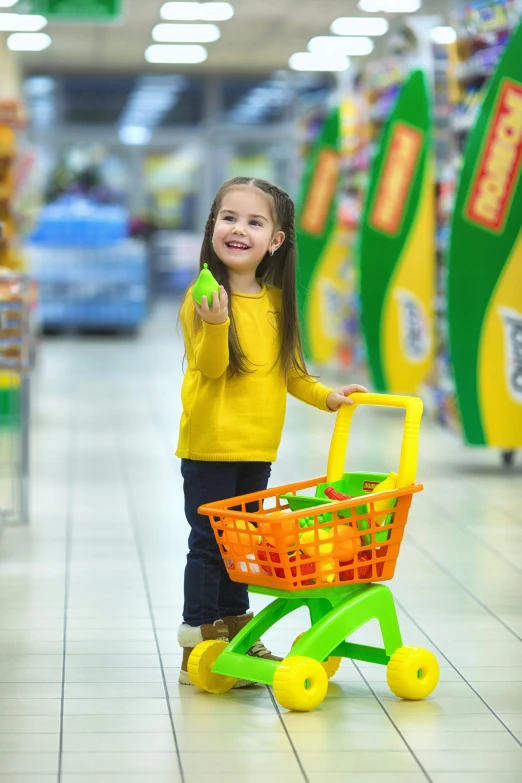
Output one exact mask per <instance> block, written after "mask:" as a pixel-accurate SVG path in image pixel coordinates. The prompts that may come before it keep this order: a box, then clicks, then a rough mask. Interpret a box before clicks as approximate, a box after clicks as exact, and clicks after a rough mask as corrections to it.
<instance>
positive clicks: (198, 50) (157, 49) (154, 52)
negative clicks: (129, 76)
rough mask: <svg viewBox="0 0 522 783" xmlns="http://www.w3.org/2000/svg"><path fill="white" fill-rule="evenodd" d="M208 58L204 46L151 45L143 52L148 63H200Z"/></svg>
mask: <svg viewBox="0 0 522 783" xmlns="http://www.w3.org/2000/svg"><path fill="white" fill-rule="evenodd" d="M207 57H208V52H207V50H206V49H205V47H204V46H198V45H197V44H193V45H187V46H184V45H183V44H152V46H149V47H147V49H146V50H145V59H146V60H147V62H149V63H184V64H195V63H202V62H204V61H205V60H206V59H207Z"/></svg>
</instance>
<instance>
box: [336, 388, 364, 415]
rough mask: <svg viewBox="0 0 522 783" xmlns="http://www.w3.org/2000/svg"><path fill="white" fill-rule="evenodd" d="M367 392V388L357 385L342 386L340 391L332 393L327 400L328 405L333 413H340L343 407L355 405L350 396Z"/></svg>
mask: <svg viewBox="0 0 522 783" xmlns="http://www.w3.org/2000/svg"><path fill="white" fill-rule="evenodd" d="M367 391H368V389H367V388H366V387H365V386H359V385H358V384H357V383H352V385H351V386H341V388H340V389H335V391H332V392H330V394H329V395H328V397H327V398H326V405H327V406H328V408H330V410H331V411H338V410H339V408H340V407H341V405H353V400H352V399H350V397H349V395H350V394H353V393H354V392H367Z"/></svg>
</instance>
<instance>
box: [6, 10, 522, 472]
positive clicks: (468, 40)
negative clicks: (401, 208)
mask: <svg viewBox="0 0 522 783" xmlns="http://www.w3.org/2000/svg"><path fill="white" fill-rule="evenodd" d="M520 14H521V7H520V2H519V0H474V1H473V2H471V3H464V2H460V0H359V2H356V0H350V2H347V1H346V0H321V2H312V1H311V0H310V1H309V0H284V1H283V0H265V2H263V3H254V2H251V1H250V0H234V1H233V2H232V3H225V2H162V0H147V2H140V1H139V0H18V2H16V0H0V164H1V165H0V222H1V224H2V237H1V240H0V265H1V266H2V268H3V270H4V274H5V281H6V282H5V286H6V291H7V289H9V291H11V293H9V292H7V293H6V294H5V297H4V301H6V302H10V301H12V302H14V303H15V304H14V305H13V307H14V308H15V309H16V308H19V312H20V313H21V312H22V311H23V315H20V316H19V317H18V316H17V315H16V313H14V315H13V312H11V317H12V322H11V321H9V319H7V320H6V319H4V321H3V322H2V323H3V326H4V327H5V328H4V333H3V335H1V339H2V351H3V353H1V354H0V358H2V357H3V358H2V361H3V364H2V365H1V366H2V368H3V375H2V376H1V379H0V380H1V384H0V386H1V389H0V391H2V393H3V394H4V398H5V400H4V402H3V403H2V405H3V406H4V407H3V408H2V410H5V411H6V416H7V417H9V419H10V420H11V419H12V420H15V421H18V420H19V419H18V412H19V411H20V408H21V407H22V408H23V405H22V406H21V402H20V400H23V399H25V398H24V394H21V393H20V387H21V386H22V387H23V385H24V383H27V377H28V376H27V371H28V369H29V368H30V367H31V366H32V365H33V364H34V362H35V361H36V362H37V361H38V347H37V339H36V338H37V336H38V335H48V334H53V335H62V334H67V335H71V334H80V335H81V334H84V333H85V332H90V333H93V332H94V333H96V334H97V335H99V339H100V340H103V339H104V334H107V333H109V334H111V335H114V334H115V333H116V334H121V335H122V336H123V335H125V334H129V333H131V334H135V335H138V334H139V333H140V330H141V329H142V328H143V326H144V324H145V323H146V321H147V319H149V318H151V317H153V316H154V313H155V312H156V309H157V307H158V306H162V303H164V301H165V299H166V298H172V297H179V296H180V295H181V294H182V292H183V291H184V290H185V288H186V286H187V285H188V283H189V282H190V281H191V280H192V279H193V278H194V276H195V275H196V273H197V269H198V256H199V248H200V241H201V235H202V228H203V226H204V223H205V220H206V217H207V214H208V209H209V205H210V203H211V200H212V197H213V195H214V193H215V191H216V190H217V188H218V187H219V185H220V184H221V183H222V182H223V181H224V180H225V179H227V178H228V177H232V176H235V175H239V174H242V175H252V176H258V177H263V178H266V179H270V180H273V181H275V182H277V184H279V185H280V186H282V187H284V188H285V189H287V190H288V191H289V192H290V193H291V194H292V196H293V197H294V198H295V199H296V200H297V202H298V207H299V208H302V209H304V206H305V202H306V198H307V197H308V195H309V192H308V190H307V187H308V186H309V185H310V182H311V179H310V178H312V179H313V176H314V171H313V167H314V166H315V164H316V163H317V160H318V159H317V154H318V150H319V149H320V144H321V143H322V142H321V139H323V141H324V128H325V122H326V121H327V118H329V117H330V118H331V116H332V112H334V113H335V112H337V115H336V119H335V122H336V123H337V126H338V128H339V134H338V136H336V137H335V139H334V140H333V141H332V140H330V141H328V140H326V142H325V143H327V144H329V145H330V146H331V147H332V148H333V149H334V150H335V153H336V155H337V158H336V159H337V160H338V168H337V169H336V177H335V188H334V192H333V193H332V202H331V204H330V205H329V208H330V207H331V210H333V212H331V214H330V213H329V214H330V218H331V220H330V223H329V226H330V228H329V231H330V229H331V231H330V234H329V235H328V236H325V237H324V242H323V244H322V245H313V243H312V244H311V245H310V244H306V243H307V239H306V237H305V236H304V235H306V233H307V231H306V226H305V224H304V222H302V225H301V229H302V230H301V234H302V235H303V237H302V242H303V244H302V248H301V254H302V264H303V269H305V268H308V273H309V274H308V273H307V274H308V278H307V285H308V286H309V291H312V292H313V290H315V289H314V287H316V288H317V291H318V292H319V293H318V294H317V296H318V297H319V299H318V300H317V301H318V302H319V304H318V305H314V307H315V309H312V310H310V311H309V312H308V315H307V314H306V312H305V310H306V307H307V306H308V305H307V304H306V302H305V303H304V304H303V308H304V309H303V310H302V312H303V313H304V315H303V318H304V319H305V320H306V318H312V319H317V320H316V321H315V322H313V323H312V324H311V325H310V323H308V324H304V328H305V329H306V328H308V329H311V331H312V332H313V333H314V334H315V335H316V339H315V342H314V340H312V339H311V341H310V343H309V345H308V354H309V359H310V361H311V363H312V365H313V366H314V367H316V368H318V369H319V370H321V369H323V368H324V367H325V366H327V367H329V368H330V369H331V370H332V371H336V372H337V371H338V372H339V373H346V372H347V371H348V370H352V369H353V368H354V367H356V368H358V369H359V368H362V371H363V372H364V373H366V377H369V382H370V383H371V382H374V384H375V385H377V386H379V385H380V386H381V387H382V390H383V391H403V392H411V393H412V392H420V393H422V395H423V397H424V399H425V402H426V404H427V407H428V409H429V411H430V412H431V413H432V414H433V415H434V416H435V417H436V418H437V419H438V420H439V421H440V422H441V423H442V424H444V425H448V426H451V427H453V428H455V429H456V430H457V431H459V432H461V431H462V427H461V424H462V423H461V421H460V415H459V413H458V402H457V393H458V390H457V389H456V385H455V373H454V370H453V367H452V360H451V356H450V349H449V339H450V338H449V334H448V320H449V315H450V312H449V309H448V301H449V294H448V291H447V278H448V274H447V273H448V258H449V256H450V253H449V246H448V241H449V240H448V238H449V229H450V224H451V220H452V216H453V206H454V202H455V197H456V192H457V188H458V184H459V177H460V172H461V169H462V166H463V156H464V151H465V149H466V141H467V139H468V138H469V137H470V135H471V134H472V133H473V131H474V129H475V128H476V125H477V122H478V118H479V116H480V108H481V106H482V104H483V100H484V97H485V95H486V94H487V91H488V87H489V86H490V85H491V84H492V83H493V81H494V79H495V78H496V76H498V69H499V68H500V67H501V63H502V58H503V55H504V54H505V52H506V46H507V44H508V42H509V40H510V37H511V36H514V35H515V34H516V32H515V31H516V29H517V25H518V24H519V21H520ZM505 67H507V66H505ZM416 70H420V71H421V72H422V73H423V74H424V84H425V89H426V94H427V96H428V98H427V100H428V104H429V120H428V121H427V122H428V124H427V125H426V128H425V129H424V130H422V133H425V135H426V138H428V136H429V138H430V145H431V147H430V150H429V151H428V152H427V153H426V154H427V155H428V154H429V155H432V158H433V164H434V165H433V167H432V173H431V175H430V176H431V177H432V178H431V180H430V183H429V186H428V189H429V190H430V193H431V198H432V206H431V209H432V231H431V234H430V239H429V242H428V245H430V242H431V245H430V246H424V245H423V248H422V250H421V251H419V253H418V267H417V269H414V272H413V273H411V272H410V274H413V277H416V275H417V272H418V275H419V276H420V277H422V276H423V275H428V276H431V278H430V279H431V282H430V283H429V286H431V288H430V287H429V286H428V287H429V291H430V292H431V293H430V295H429V296H430V301H429V302H428V304H427V312H428V315H429V317H430V318H431V316H433V323H431V321H430V323H429V324H428V326H427V327H426V328H428V330H429V335H428V337H427V338H422V339H424V341H425V343H426V345H428V343H429V347H427V348H426V350H427V352H428V354H429V361H428V362H427V366H426V371H425V372H424V371H423V373H422V374H421V375H419V374H417V376H415V381H411V383H410V387H411V388H400V389H397V388H393V386H394V383H395V382H392V381H391V380H390V378H391V376H390V375H389V374H388V375H386V373H385V372H384V371H383V372H381V371H380V370H379V369H378V368H379V366H380V365H379V362H381V360H382V362H381V363H382V365H383V366H384V365H385V364H386V358H385V357H380V358H379V357H377V358H376V357H375V356H374V357H372V356H371V353H372V351H373V350H374V348H372V344H371V337H370V336H369V335H368V334H365V331H364V328H363V325H364V318H363V317H362V313H361V302H363V303H364V302H365V301H366V300H365V296H367V294H365V293H364V291H363V289H362V288H361V286H362V287H363V288H364V279H365V270H364V269H362V268H361V264H362V263H363V260H362V259H363V255H364V249H365V248H366V247H367V246H368V245H367V242H368V241H369V240H368V237H367V235H366V233H365V218H364V215H365V210H366V208H367V204H368V203H369V201H368V199H369V196H370V191H369V187H370V185H371V182H372V176H373V177H374V178H375V176H377V174H376V173H375V171H376V170H374V172H373V174H372V165H373V164H374V163H375V161H379V156H381V157H382V156H384V157H382V160H384V159H385V158H386V154H385V151H386V150H385V145H386V143H387V137H386V133H388V132H389V130H390V128H389V125H390V123H389V122H388V120H389V118H390V117H391V116H392V113H393V112H394V111H399V109H398V108H397V107H398V105H399V104H398V101H399V99H400V95H401V88H402V87H403V85H405V83H406V82H407V81H408V80H409V79H410V76H411V74H412V73H413V72H414V71H416ZM500 76H501V77H502V78H503V77H504V76H505V77H506V78H508V77H509V79H511V80H514V81H513V83H518V82H517V79H519V80H521V79H522V73H520V72H519V73H518V76H517V74H515V73H511V72H509V73H508V72H507V71H506V73H505V74H504V72H502V73H500ZM499 78H500V77H499ZM415 100H417V99H415ZM421 102H422V101H421V100H420V99H419V100H418V101H417V103H418V105H420V103H421ZM411 122H413V125H415V122H416V120H415V118H414V119H413V120H408V121H407V123H410V124H411ZM481 122H483V123H484V122H485V120H484V119H482V120H481ZM321 134H323V136H322V135H321ZM383 134H384V135H383ZM388 140H389V139H388ZM517 149H518V148H517ZM517 154H518V155H519V158H518V159H517V160H518V161H519V162H520V153H519V152H517ZM314 156H315V157H314ZM426 165H427V164H426ZM517 166H518V163H517ZM518 171H519V169H516V168H515V169H513V170H512V171H511V172H510V177H511V180H510V182H511V185H510V188H511V190H510V191H509V194H508V196H509V197H510V198H512V199H514V201H512V202H510V204H511V203H512V204H513V205H515V206H513V209H515V207H516V208H517V209H518V207H519V205H520V204H521V202H520V190H518V191H516V187H517V185H516V183H517V182H518V179H517V177H518V173H517V172H518ZM410 173H411V172H410ZM403 175H404V172H403ZM426 176H427V175H426ZM307 178H308V179H307ZM395 184H396V185H397V181H396V182H395ZM374 185H375V187H377V185H376V184H375V182H374ZM372 187H373V186H372ZM398 187H399V191H400V183H399V186H398ZM513 188H514V189H515V190H513ZM399 191H397V192H399ZM515 191H516V192H515ZM423 192H424V191H423ZM419 198H420V196H419ZM365 205H366V206H365ZM519 218H520V213H519ZM409 219H410V218H407V219H406V222H407V221H408V220H409ZM411 219H412V221H413V217H412V218H411ZM332 226H333V228H332ZM332 232H333V238H332ZM312 234H313V231H312ZM321 241H322V240H321ZM405 241H406V240H405ZM332 242H333V243H334V245H335V253H334V256H335V261H334V262H329V263H331V264H333V265H331V266H330V267H329V268H328V269H326V267H325V268H324V269H323V271H321V270H320V269H319V267H318V264H319V261H320V256H321V253H322V252H323V250H324V247H326V245H327V244H328V243H330V245H329V246H331V243H332ZM310 248H312V249H310ZM314 248H315V249H314ZM430 248H431V249H430ZM332 252H333V251H332ZM387 252H388V251H387V250H386V248H385V249H384V250H383V251H382V253H383V258H384V257H386V253H387ZM379 253H380V251H379ZM6 270H8V271H6ZM303 274H304V272H303ZM366 274H368V273H367V272H366ZM377 274H378V273H377ZM419 279H420V278H419ZM310 295H311V296H312V294H310ZM313 295H314V296H315V294H313ZM412 296H413V294H412ZM404 301H406V300H404ZM408 301H410V300H408ZM411 301H413V300H411ZM410 304H411V302H410ZM7 306H8V305H6V307H7ZM415 306H416V305H415ZM415 306H414V305H411V306H410V309H409V310H408V308H407V307H406V310H405V312H409V313H410V316H411V317H412V318H414V319H415V318H417V319H419V318H421V316H420V315H419V312H420V310H415ZM13 307H11V311H12V310H13ZM365 307H367V311H368V312H370V311H371V308H372V307H375V308H377V310H379V308H380V309H382V308H384V304H383V303H379V302H373V303H367V305H365ZM450 309H451V308H450ZM379 311H380V310H379ZM310 313H311V315H310ZM427 317H428V316H427ZM17 319H18V320H17ZM421 320H422V318H421ZM428 320H429V319H428ZM17 324H18V326H19V328H18V327H17V326H16V325H17ZM401 328H402V327H401ZM419 328H420V327H419ZM10 330H11V331H10ZM317 335H319V337H317ZM428 338H429V339H428ZM40 339H41V338H40ZM22 343H23V345H22ZM517 345H518V343H517ZM383 350H384V349H383ZM393 350H395V349H393ZM397 350H399V348H397ZM369 354H370V356H369ZM428 354H427V355H428ZM510 355H511V354H510ZM514 355H515V358H516V356H518V354H516V352H515V354H514ZM410 358H411V357H410ZM419 361H421V359H419V356H417V358H413V359H411V362H413V363H415V362H419ZM422 361H424V359H423V360H422ZM513 361H515V359H513ZM428 365H429V366H428ZM517 366H518V365H517ZM376 368H377V369H376ZM358 377H360V376H358ZM412 377H413V376H412ZM379 378H380V381H378V379H379ZM2 379H3V380H2ZM397 383H400V382H399V381H398V382H397ZM403 385H404V384H403ZM406 386H408V383H406ZM20 394H21V396H20ZM27 394H28V392H27ZM517 405H518V408H520V401H519V402H518V403H517ZM518 408H517V410H516V411H515V412H514V413H513V416H515V419H516V424H514V425H513V426H512V427H511V429H513V427H514V429H515V431H516V432H517V433H518V431H519V429H520V423H519V419H520V412H519V410H518ZM24 437H25V436H24ZM517 437H518V435H517ZM22 440H23V439H22ZM508 441H509V439H508V440H506V441H505V442H500V441H499V442H495V441H494V440H490V441H488V439H487V437H486V436H483V441H482V442H483V443H484V445H487V444H488V443H490V444H491V445H495V446H497V447H498V448H500V450H501V452H502V454H503V455H504V457H503V458H504V460H505V461H506V462H510V461H511V460H512V456H513V451H514V449H515V447H516V445H517V443H515V442H508ZM478 442H480V438H479V441H478ZM22 462H23V460H22ZM22 483H23V482H22Z"/></svg>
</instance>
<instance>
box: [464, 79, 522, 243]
mask: <svg viewBox="0 0 522 783" xmlns="http://www.w3.org/2000/svg"><path fill="white" fill-rule="evenodd" d="M521 164H522V84H520V83H519V82H515V81H512V80H511V79H506V80H505V81H504V83H503V85H502V89H501V90H500V95H499V98H498V101H497V106H496V110H495V113H494V114H493V117H492V120H491V124H490V127H489V133H488V135H487V137H486V143H485V145H484V151H483V154H482V157H481V159H480V161H479V164H478V166H477V169H476V174H475V177H474V180H473V184H472V186H471V192H470V197H469V199H468V203H467V206H466V208H465V211H464V215H465V217H466V218H467V219H468V220H470V221H471V222H473V223H478V225H479V226H483V227H484V228H486V229H489V230H490V231H495V232H501V231H502V229H503V228H504V223H505V221H506V217H507V214H508V211H509V205H510V203H511V197H512V195H513V193H514V190H515V185H516V183H517V179H518V176H519V174H520V167H521Z"/></svg>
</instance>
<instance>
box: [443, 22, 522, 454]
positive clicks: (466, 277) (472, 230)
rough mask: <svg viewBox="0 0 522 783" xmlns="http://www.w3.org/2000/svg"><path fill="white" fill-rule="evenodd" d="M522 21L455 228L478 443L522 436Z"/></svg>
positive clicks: (459, 361)
mask: <svg viewBox="0 0 522 783" xmlns="http://www.w3.org/2000/svg"><path fill="white" fill-rule="evenodd" d="M521 173H522V24H520V25H519V27H518V28H517V29H516V30H515V32H514V33H513V35H512V37H511V39H510V41H509V42H508V44H507V47H506V49H505V51H504V53H503V56H502V58H501V60H500V62H499V64H498V67H497V69H496V71H495V73H494V75H493V76H492V78H491V81H490V83H489V87H488V91H487V93H486V97H485V100H484V103H483V105H482V108H481V111H480V114H479V117H478V119H477V122H476V125H475V127H474V129H473V131H472V132H471V134H470V137H469V139H468V144H467V148H466V152H465V158H464V166H463V169H462V173H461V178H460V185H459V188H458V192H457V198H456V203H455V211H454V215H453V223H452V230H451V242H450V253H449V274H448V315H449V328H450V348H451V357H452V363H453V370H454V375H455V383H456V390H457V398H458V403H459V409H460V414H461V419H462V425H463V430H464V433H465V436H466V439H467V441H468V442H469V443H471V444H476V445H483V444H484V445H485V444H487V445H490V446H498V447H501V448H505V449H513V448H516V447H520V446H521V445H522V177H521Z"/></svg>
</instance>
